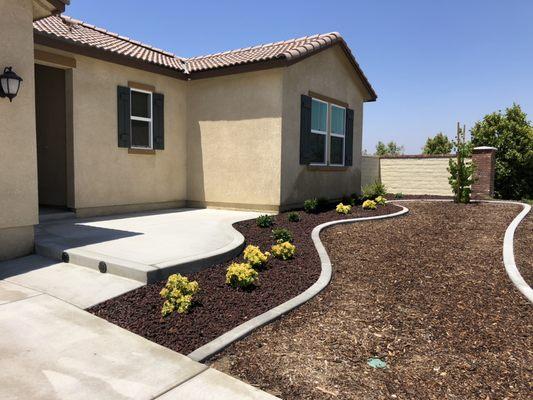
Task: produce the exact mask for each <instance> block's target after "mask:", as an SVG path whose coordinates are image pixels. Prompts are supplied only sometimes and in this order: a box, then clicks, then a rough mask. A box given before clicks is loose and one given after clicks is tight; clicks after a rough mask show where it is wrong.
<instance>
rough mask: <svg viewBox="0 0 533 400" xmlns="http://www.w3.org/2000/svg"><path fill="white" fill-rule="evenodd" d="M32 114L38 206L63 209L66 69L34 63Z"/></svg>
mask: <svg viewBox="0 0 533 400" xmlns="http://www.w3.org/2000/svg"><path fill="white" fill-rule="evenodd" d="M35 113H36V130H37V174H38V188H39V208H40V209H42V208H48V209H50V208H52V209H58V210H60V209H66V208H67V203H68V199H67V197H68V195H67V190H68V187H67V186H68V185H67V98H66V71H65V70H63V69H59V68H53V67H49V66H45V65H39V64H36V65H35Z"/></svg>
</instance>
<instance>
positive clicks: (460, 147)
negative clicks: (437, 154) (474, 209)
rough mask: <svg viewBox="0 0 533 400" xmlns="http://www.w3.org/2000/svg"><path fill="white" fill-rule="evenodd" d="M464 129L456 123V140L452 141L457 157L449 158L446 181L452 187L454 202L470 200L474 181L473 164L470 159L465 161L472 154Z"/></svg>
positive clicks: (467, 201)
mask: <svg viewBox="0 0 533 400" xmlns="http://www.w3.org/2000/svg"><path fill="white" fill-rule="evenodd" d="M465 131H466V129H465V128H464V127H463V129H461V127H460V126H459V124H457V141H456V142H454V145H455V147H456V148H457V158H450V161H449V164H448V172H449V173H450V177H449V178H448V181H449V182H450V186H451V187H452V191H453V194H454V201H455V202H456V203H465V204H466V203H469V202H470V193H471V188H470V186H471V185H472V184H473V183H474V180H475V179H474V172H475V166H474V164H473V163H472V162H471V161H466V159H467V158H468V157H470V156H471V155H472V147H473V146H472V144H471V143H470V142H467V141H466V139H465Z"/></svg>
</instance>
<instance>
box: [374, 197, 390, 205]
mask: <svg viewBox="0 0 533 400" xmlns="http://www.w3.org/2000/svg"><path fill="white" fill-rule="evenodd" d="M374 201H375V202H376V204H378V205H380V206H384V205H385V204H387V200H385V197H383V196H378V197H376V198H375V199H374Z"/></svg>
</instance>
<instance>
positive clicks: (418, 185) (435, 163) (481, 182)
mask: <svg viewBox="0 0 533 400" xmlns="http://www.w3.org/2000/svg"><path fill="white" fill-rule="evenodd" d="M495 153H496V149H495V148H494V147H476V148H475V149H474V151H473V154H472V159H471V160H469V161H472V162H473V163H474V164H475V165H476V179H477V180H476V182H475V183H474V184H473V185H472V197H473V198H478V199H482V198H490V197H492V196H493V194H494V173H495ZM450 157H454V156H453V155H442V156H440V155H431V156H428V155H405V156H396V157H381V158H380V157H369V156H365V157H363V161H362V170H361V182H362V184H361V187H362V188H363V187H364V186H365V185H367V184H369V183H372V182H374V181H375V180H380V181H381V182H382V183H384V184H385V186H386V187H387V191H388V192H389V193H403V194H413V195H436V196H453V192H452V189H451V187H450V184H449V182H448V177H449V176H450V173H449V172H448V163H449V160H450Z"/></svg>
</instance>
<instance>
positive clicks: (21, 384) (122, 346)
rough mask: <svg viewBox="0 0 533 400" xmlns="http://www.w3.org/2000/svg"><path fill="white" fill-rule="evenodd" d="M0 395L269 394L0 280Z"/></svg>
mask: <svg viewBox="0 0 533 400" xmlns="http://www.w3.org/2000/svg"><path fill="white" fill-rule="evenodd" d="M0 354H1V357H0V370H1V371H2V373H1V374H0V398H1V399H5V400H8V399H24V400H25V399H69V400H73V399H74V400H76V399H91V400H92V399H114V400H120V399H156V398H161V399H166V400H169V399H171V400H172V399H176V400H178V399H190V400H207V399H220V400H224V399H232V400H233V399H244V400H247V399H248V400H273V399H276V398H275V397H274V396H271V395H269V394H267V393H264V392H262V391H260V390H258V389H256V388H254V387H252V386H250V385H247V384H245V383H243V382H241V381H238V380H236V379H234V378H231V377H230V376H228V375H225V374H223V373H221V372H218V371H216V370H213V369H210V368H208V367H207V366H205V365H203V364H200V363H197V362H195V361H192V360H191V359H189V358H188V357H185V356H183V355H181V354H179V353H176V352H173V351H171V350H169V349H167V348H165V347H162V346H160V345H158V344H155V343H153V342H150V341H148V340H146V339H144V338H142V337H140V336H138V335H135V334H133V333H131V332H129V331H126V330H124V329H122V328H119V327H118V326H116V325H113V324H111V323H109V322H107V321H105V320H103V319H100V318H97V317H95V316H93V315H91V314H89V313H87V312H86V311H83V310H81V309H80V308H78V307H76V306H74V305H72V304H69V303H67V302H64V301H62V300H60V299H57V298H55V297H52V296H50V295H48V294H44V293H41V292H40V291H36V290H32V289H29V288H26V287H24V286H20V285H18V284H15V283H12V282H8V281H5V280H4V281H0Z"/></svg>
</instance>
